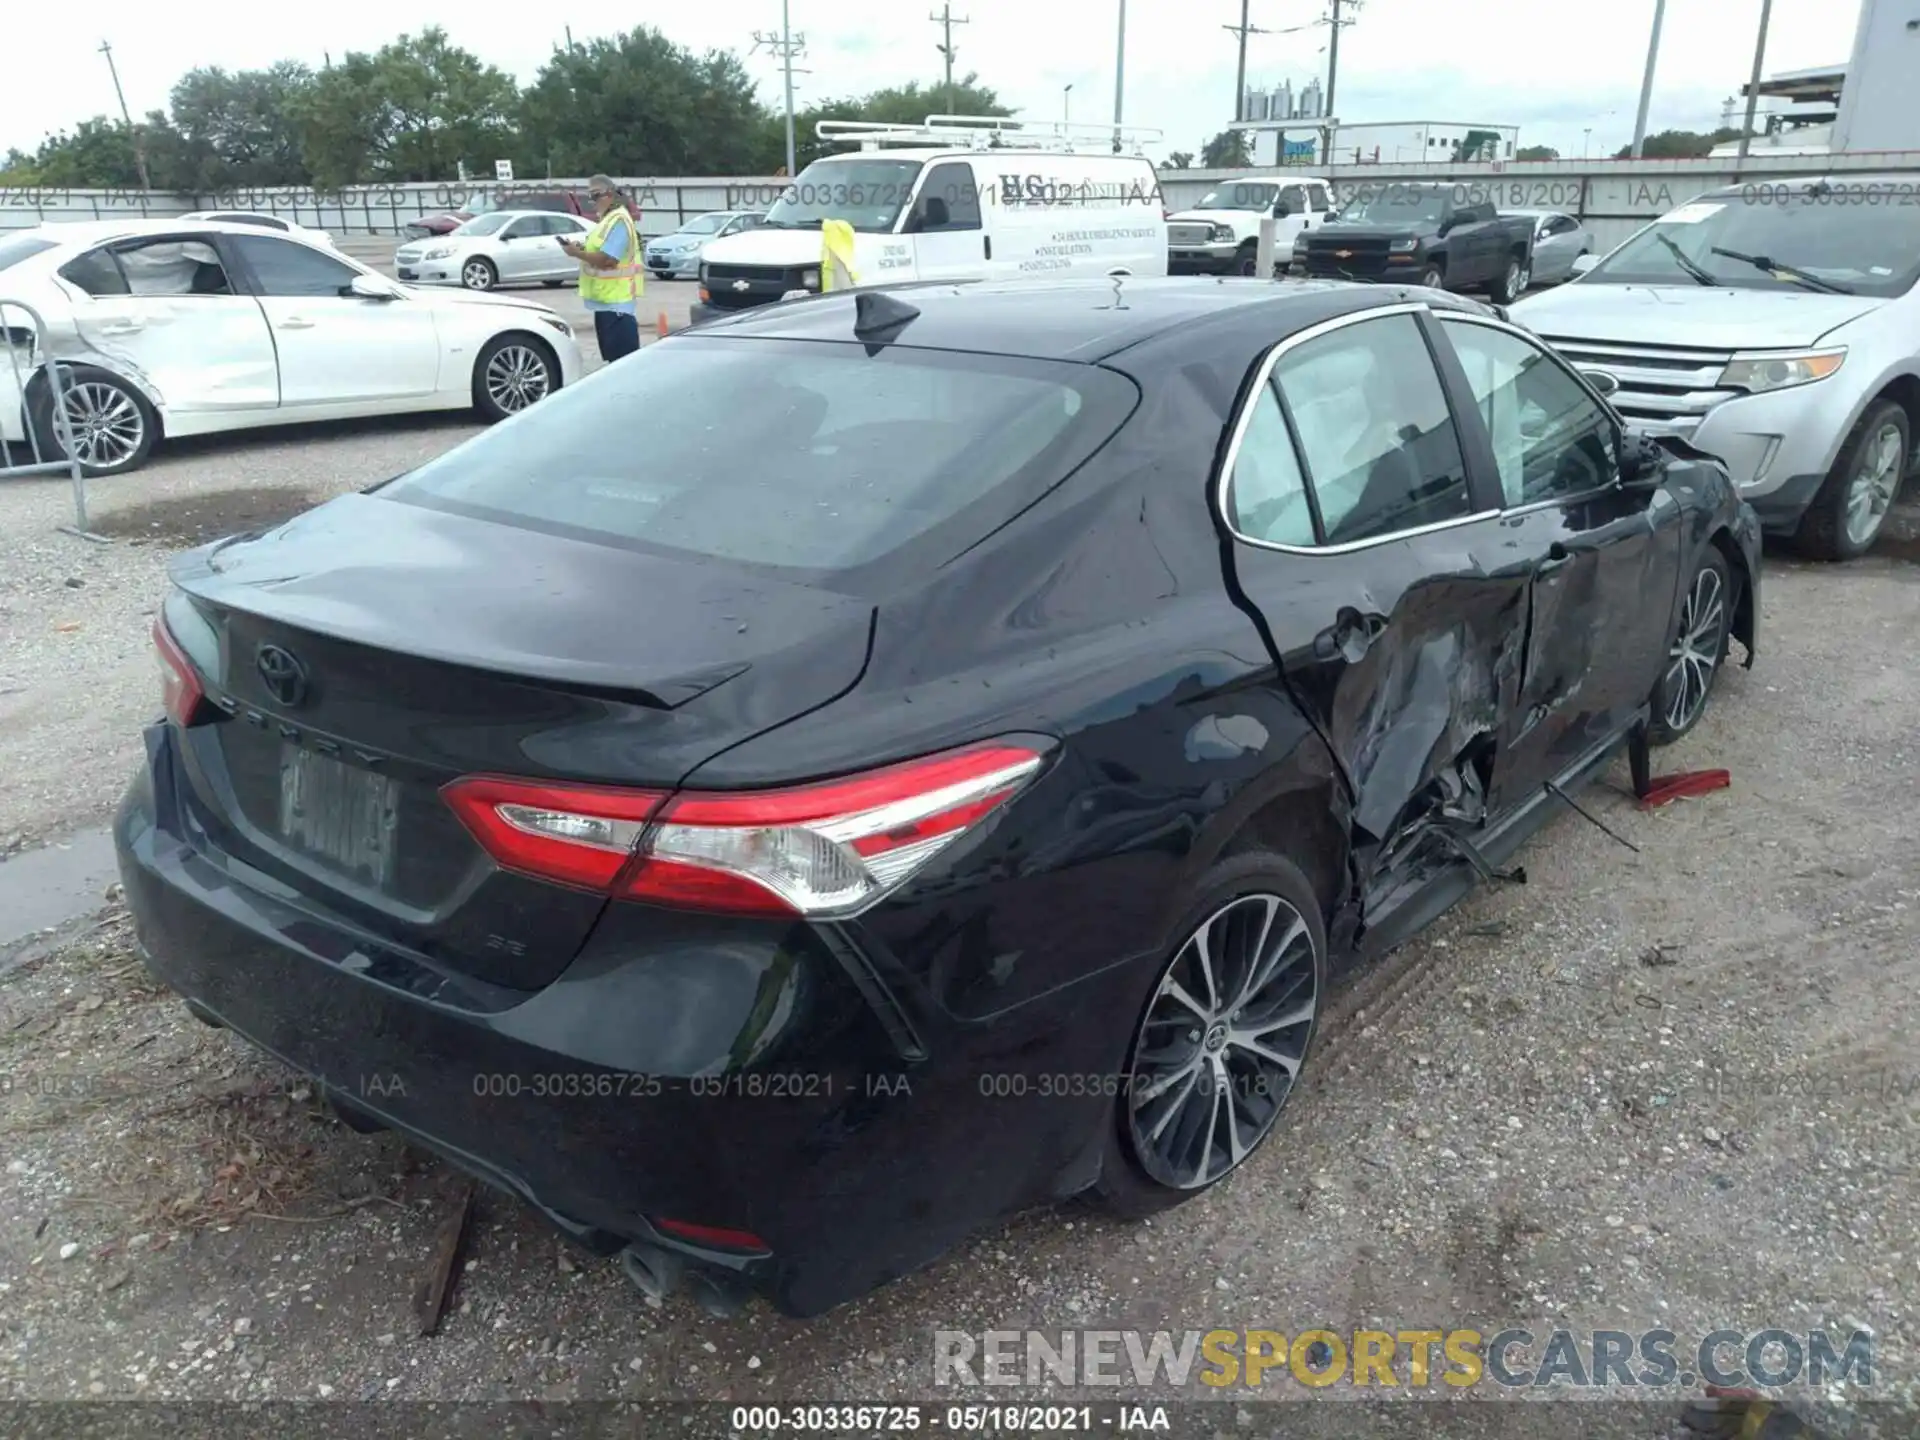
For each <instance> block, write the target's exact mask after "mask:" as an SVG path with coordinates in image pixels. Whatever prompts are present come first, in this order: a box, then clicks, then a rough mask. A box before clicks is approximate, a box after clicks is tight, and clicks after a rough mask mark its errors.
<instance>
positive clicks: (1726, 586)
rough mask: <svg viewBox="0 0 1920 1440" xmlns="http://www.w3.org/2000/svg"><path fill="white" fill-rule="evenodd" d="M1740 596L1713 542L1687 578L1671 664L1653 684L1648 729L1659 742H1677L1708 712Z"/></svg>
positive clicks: (1670, 647) (1669, 657)
mask: <svg viewBox="0 0 1920 1440" xmlns="http://www.w3.org/2000/svg"><path fill="white" fill-rule="evenodd" d="M1735 598H1736V597H1735V595H1734V593H1733V571H1732V570H1731V569H1730V568H1729V567H1728V565H1727V557H1726V556H1724V555H1722V554H1721V553H1720V552H1719V551H1718V550H1716V549H1714V548H1713V547H1712V546H1711V545H1709V546H1708V547H1707V548H1706V550H1705V551H1704V552H1703V553H1702V554H1701V556H1700V564H1699V566H1698V568H1697V569H1695V571H1694V572H1693V577H1692V579H1691V580H1689V581H1688V582H1687V592H1686V596H1685V598H1684V599H1682V600H1681V602H1680V618H1679V620H1678V622H1677V623H1676V624H1675V625H1674V629H1673V639H1672V640H1671V641H1670V642H1669V643H1668V646H1667V668H1666V669H1665V670H1664V671H1663V672H1662V673H1661V676H1660V683H1659V684H1657V685H1655V686H1654V687H1653V724H1652V725H1651V726H1650V727H1649V729H1648V734H1647V738H1648V739H1649V740H1650V741H1652V743H1653V744H1655V745H1671V744H1673V742H1674V741H1676V740H1678V739H1679V738H1680V737H1681V736H1682V735H1684V734H1686V733H1687V732H1688V731H1689V730H1691V729H1693V727H1694V726H1695V725H1697V724H1699V723H1700V717H1701V716H1702V715H1704V714H1706V712H1707V700H1708V697H1710V696H1711V695H1712V694H1713V682H1714V681H1715V680H1716V679H1718V678H1719V675H1720V669H1721V667H1722V666H1723V665H1724V664H1725V663H1726V659H1727V642H1728V640H1730V639H1731V638H1732V635H1733V607H1734V600H1735Z"/></svg>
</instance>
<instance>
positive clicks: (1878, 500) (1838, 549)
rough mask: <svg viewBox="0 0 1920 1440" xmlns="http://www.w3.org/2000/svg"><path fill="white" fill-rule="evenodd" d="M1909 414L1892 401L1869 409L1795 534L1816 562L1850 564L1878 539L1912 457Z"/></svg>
mask: <svg viewBox="0 0 1920 1440" xmlns="http://www.w3.org/2000/svg"><path fill="white" fill-rule="evenodd" d="M1912 444H1913V439H1912V433H1911V430H1910V428H1909V425H1908V422H1907V412H1906V411H1905V410H1903V409H1902V408H1901V407H1900V406H1899V405H1897V404H1895V403H1894V402H1893V401H1891V400H1881V401H1879V402H1877V403H1876V404H1873V405H1870V406H1868V407H1867V413H1866V414H1865V415H1862V416H1861V417H1860V423H1859V424H1858V425H1856V426H1854V427H1853V433H1852V434H1851V435H1849V436H1848V437H1847V443H1846V444H1845V445H1843V446H1841V447H1840V458H1839V459H1838V460H1836V461H1834V464H1833V469H1832V470H1831V471H1829V472H1828V473H1827V478H1826V481H1825V482H1824V483H1823V484H1822V485H1821V486H1820V490H1819V493H1817V494H1816V495H1815V496H1814V497H1813V503H1812V504H1811V505H1809V506H1807V513H1806V514H1805V515H1803V516H1802V517H1801V519H1800V528H1799V530H1798V532H1797V533H1796V534H1795V537H1794V538H1795V540H1796V541H1798V543H1799V548H1800V549H1801V550H1803V551H1804V552H1806V553H1807V554H1808V555H1810V556H1812V557H1813V558H1814V559H1816V560H1851V559H1853V558H1854V557H1855V556H1858V555H1863V554H1865V553H1866V552H1867V550H1868V548H1869V547H1871V546H1872V544H1873V542H1874V541H1875V540H1877V539H1878V538H1879V537H1880V531H1881V528H1882V527H1883V526H1885V524H1886V523H1887V512H1888V511H1890V510H1891V509H1892V508H1893V500H1894V497H1895V496H1896V495H1897V494H1899V493H1900V482H1901V480H1902V479H1903V478H1904V477H1905V476H1906V473H1907V463H1908V460H1909V458H1910V456H1911V455H1912Z"/></svg>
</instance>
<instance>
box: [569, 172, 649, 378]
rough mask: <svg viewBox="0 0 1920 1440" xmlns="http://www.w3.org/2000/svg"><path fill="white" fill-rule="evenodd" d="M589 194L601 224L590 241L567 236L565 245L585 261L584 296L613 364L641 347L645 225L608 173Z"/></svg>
mask: <svg viewBox="0 0 1920 1440" xmlns="http://www.w3.org/2000/svg"><path fill="white" fill-rule="evenodd" d="M587 198H588V199H589V200H591V201H592V202H593V208H594V213H595V214H596V215H598V216H599V217H600V222H599V224H597V225H595V226H594V227H593V231H592V233H591V234H589V235H588V236H587V238H586V239H585V240H584V241H581V242H576V241H572V240H562V241H561V242H560V248H561V249H563V250H565V251H566V252H567V254H569V255H571V256H572V257H573V258H574V259H576V260H578V261H579V262H580V301H581V303H582V304H583V305H585V306H586V308H587V313H588V314H590V315H592V316H593V333H594V338H595V339H596V340H598V341H599V342H600V358H601V359H602V360H605V361H606V362H607V363H608V364H609V365H611V364H612V363H613V362H614V361H616V360H618V359H619V358H620V357H621V356H622V355H631V354H632V353H633V352H634V351H636V350H638V349H639V348H640V296H641V294H642V293H643V292H644V291H645V290H646V281H645V280H644V279H643V278H642V271H643V269H644V267H643V265H642V263H641V255H640V227H639V226H638V225H637V224H635V223H634V217H633V216H632V215H631V214H630V213H629V212H628V210H627V205H626V201H625V200H624V199H623V198H622V196H621V194H620V189H619V187H618V186H617V185H615V184H614V183H613V181H612V180H611V179H609V178H608V177H607V176H605V175H595V176H594V177H593V178H592V179H591V180H589V181H587Z"/></svg>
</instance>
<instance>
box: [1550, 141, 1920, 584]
mask: <svg viewBox="0 0 1920 1440" xmlns="http://www.w3.org/2000/svg"><path fill="white" fill-rule="evenodd" d="M1912 196H1913V182H1912V178H1911V177H1910V176H1892V175H1873V174H1870V173H1867V172H1847V173H1843V174H1837V175H1833V176H1820V177H1811V176H1809V177H1804V178H1798V179H1790V180H1788V179H1779V180H1776V179H1767V180H1763V181H1758V182H1749V183H1747V184H1745V185H1729V186H1726V187H1724V188H1722V189H1718V190H1713V191H1709V192H1708V193H1706V194H1704V195H1701V196H1699V197H1698V198H1697V199H1695V200H1693V201H1690V202H1689V203H1687V204H1685V205H1682V206H1680V207H1679V208H1677V209H1675V210H1671V211H1669V212H1667V213H1666V214H1665V215H1663V216H1661V217H1660V218H1659V219H1658V220H1655V221H1654V222H1653V223H1652V224H1650V225H1647V226H1645V227H1644V228H1643V229H1641V230H1639V231H1638V232H1636V233H1635V234H1634V235H1633V236H1631V237H1630V238H1629V239H1627V240H1626V241H1625V242H1623V243H1622V244H1621V245H1620V246H1619V247H1618V248H1616V249H1614V250H1613V251H1611V252H1610V253H1609V254H1608V255H1607V256H1606V257H1605V258H1604V259H1602V260H1600V261H1598V262H1594V261H1591V260H1589V261H1587V262H1585V263H1583V264H1582V265H1581V266H1580V267H1579V268H1580V269H1581V270H1582V271H1583V273H1582V274H1580V276H1579V277H1578V278H1577V279H1576V280H1575V281H1574V282H1573V283H1572V284H1569V285H1562V286H1560V287H1559V288H1558V289H1556V290H1554V291H1552V292H1550V293H1546V294H1541V295H1529V296H1527V297H1526V298H1524V299H1522V300H1520V301H1518V302H1517V303H1515V304H1514V305H1513V307H1512V314H1513V318H1514V320H1515V321H1516V322H1518V323H1519V324H1522V325H1525V326H1527V327H1529V328H1530V329H1532V330H1533V331H1535V332H1536V333H1537V334H1539V335H1540V336H1541V337H1542V338H1543V339H1545V340H1547V341H1548V342H1549V343H1551V344H1552V345H1553V347H1554V348H1555V349H1557V350H1558V351H1560V353H1561V354H1562V355H1564V356H1565V357H1566V358H1567V359H1568V360H1569V361H1571V362H1572V363H1573V364H1574V365H1576V366H1578V367H1579V368H1580V369H1582V370H1584V371H1586V372H1587V374H1588V375H1589V376H1591V377H1592V378H1593V379H1594V381H1595V383H1596V384H1597V385H1599V387H1600V388H1601V389H1602V390H1605V391H1607V392H1609V394H1610V398H1611V399H1612V402H1613V404H1614V406H1615V408H1616V409H1618V410H1619V411H1620V412H1621V413H1622V414H1623V415H1624V416H1626V417H1627V419H1628V420H1629V421H1630V422H1632V423H1634V424H1636V425H1637V426H1639V427H1641V428H1643V429H1646V430H1649V431H1656V432H1666V433H1668V434H1672V435H1677V436H1679V437H1682V438H1683V439H1685V440H1687V441H1689V442H1690V443H1692V444H1693V445H1694V446H1696V447H1697V448H1699V449H1701V450H1705V451H1707V452H1709V453H1710V454H1713V455H1716V456H1718V457H1719V458H1720V459H1721V460H1722V461H1724V462H1725V463H1726V466H1727V469H1728V470H1729V471H1730V472H1731V473H1732V475H1733V478H1734V481H1735V483H1736V484H1737V485H1738V486H1739V487H1740V491H1741V494H1742V495H1743V496H1744V497H1745V498H1746V499H1747V500H1748V501H1749V502H1750V503H1751V504H1752V505H1753V508H1754V510H1755V511H1756V512H1757V513H1758V515H1759V517H1760V521H1761V524H1762V525H1763V526H1764V527H1765V528H1766V530H1767V531H1768V532H1769V533H1771V534H1774V535H1779V536H1787V537H1792V538H1793V539H1794V541H1795V542H1796V544H1797V547H1798V548H1799V549H1800V550H1801V551H1803V552H1804V553H1806V554H1809V555H1812V556H1814V557H1816V558H1818V559H1824V560H1847V559H1851V558H1852V557H1854V556H1856V555H1859V554H1861V553H1862V552H1864V551H1865V550H1866V549H1867V548H1868V547H1869V546H1871V545H1872V544H1873V542H1874V540H1875V539H1877V538H1878V537H1879V534H1880V531H1881V529H1882V527H1883V526H1884V525H1885V523H1886V518H1887V512H1888V510H1889V509H1890V508H1891V507H1892V505H1893V502H1894V498H1895V496H1896V494H1897V493H1898V491H1899V488H1900V485H1901V483H1902V481H1903V479H1904V478H1905V477H1906V476H1907V475H1908V474H1909V473H1910V472H1911V471H1912V469H1913V468H1914V456H1915V449H1914V443H1913V442H1914V434H1915V431H1916V429H1920V288H1916V286H1917V283H1920V206H1916V205H1914V204H1913V202H1912Z"/></svg>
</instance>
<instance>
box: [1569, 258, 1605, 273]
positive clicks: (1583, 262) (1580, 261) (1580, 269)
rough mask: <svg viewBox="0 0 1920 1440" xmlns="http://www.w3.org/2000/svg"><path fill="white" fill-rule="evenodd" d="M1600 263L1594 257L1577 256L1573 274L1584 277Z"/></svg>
mask: <svg viewBox="0 0 1920 1440" xmlns="http://www.w3.org/2000/svg"><path fill="white" fill-rule="evenodd" d="M1599 263H1600V262H1599V261H1598V260H1596V259H1595V258H1594V257H1593V256H1592V255H1580V256H1576V257H1575V259H1574V262H1573V273H1574V274H1576V275H1584V274H1586V273H1587V272H1588V271H1589V270H1591V269H1593V267H1594V266H1596V265H1598V264H1599Z"/></svg>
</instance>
